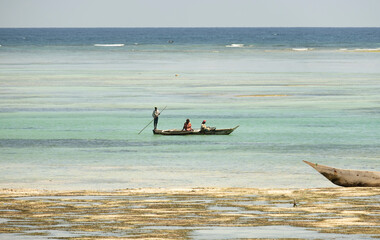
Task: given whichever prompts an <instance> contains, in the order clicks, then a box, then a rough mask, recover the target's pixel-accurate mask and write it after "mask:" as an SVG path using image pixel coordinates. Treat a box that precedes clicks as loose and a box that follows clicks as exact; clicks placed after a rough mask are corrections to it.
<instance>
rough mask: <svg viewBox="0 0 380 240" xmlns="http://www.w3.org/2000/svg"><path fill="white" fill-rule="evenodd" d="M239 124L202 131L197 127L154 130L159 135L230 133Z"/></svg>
mask: <svg viewBox="0 0 380 240" xmlns="http://www.w3.org/2000/svg"><path fill="white" fill-rule="evenodd" d="M238 127H239V125H238V126H236V127H234V128H225V129H214V130H210V131H201V130H200V129H195V130H194V131H182V130H179V129H169V130H158V129H156V130H153V133H154V134H159V135H228V134H230V133H232V132H233V131H234V130H235V129H236V128H238Z"/></svg>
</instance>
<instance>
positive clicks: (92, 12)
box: [0, 0, 380, 27]
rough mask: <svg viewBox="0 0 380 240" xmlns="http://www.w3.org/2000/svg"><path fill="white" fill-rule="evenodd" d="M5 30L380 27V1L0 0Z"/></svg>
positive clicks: (0, 19) (1, 16)
mask: <svg viewBox="0 0 380 240" xmlns="http://www.w3.org/2000/svg"><path fill="white" fill-rule="evenodd" d="M0 27H380V0H187V1H185V0H0Z"/></svg>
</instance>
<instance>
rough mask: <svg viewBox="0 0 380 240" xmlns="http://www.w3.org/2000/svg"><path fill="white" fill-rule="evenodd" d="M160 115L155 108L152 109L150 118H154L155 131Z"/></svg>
mask: <svg viewBox="0 0 380 240" xmlns="http://www.w3.org/2000/svg"><path fill="white" fill-rule="evenodd" d="M159 115H160V111H158V109H157V107H155V108H154V111H153V113H152V117H153V118H154V130H156V129H157V124H158V116H159Z"/></svg>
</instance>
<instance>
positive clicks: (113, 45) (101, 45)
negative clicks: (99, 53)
mask: <svg viewBox="0 0 380 240" xmlns="http://www.w3.org/2000/svg"><path fill="white" fill-rule="evenodd" d="M94 46H95V47H124V44H122V43H116V44H99V43H98V44H94Z"/></svg>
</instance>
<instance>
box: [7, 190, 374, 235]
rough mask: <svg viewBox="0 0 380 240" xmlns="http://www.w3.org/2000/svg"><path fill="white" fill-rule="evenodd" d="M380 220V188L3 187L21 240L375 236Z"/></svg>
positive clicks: (12, 228)
mask: <svg viewBox="0 0 380 240" xmlns="http://www.w3.org/2000/svg"><path fill="white" fill-rule="evenodd" d="M379 217H380V188H311V189H289V188H271V189H259V188H184V189H166V188H136V189H119V190H114V191H88V190H81V191H51V190H39V189H10V188H2V189H0V233H1V234H2V235H3V236H9V237H12V238H15V239H18V238H17V236H33V237H34V238H35V239H99V238H101V239H120V238H122V239H143V238H144V239H146V238H154V239H192V238H194V239H213V237H214V238H215V237H216V238H219V239H220V238H221V237H222V236H224V234H226V233H227V232H228V236H230V237H223V238H222V239H237V238H251V239H252V238H253V239H254V238H283V236H285V237H286V236H287V235H286V234H289V236H288V237H289V238H293V237H296V238H307V239H312V238H329V237H339V238H342V239H344V238H346V237H347V238H348V239H352V237H360V238H364V239H366V238H368V239H370V238H380V222H379V221H378V219H379ZM276 232H277V235H276ZM285 233H286V234H285ZM283 234H285V235H283ZM292 234H293V235H292ZM305 234H306V235H305ZM298 235H299V236H298ZM212 236H213V237H212ZM349 236H351V238H350V237H349ZM0 239H1V238H0ZM20 239H22V237H21V238H20Z"/></svg>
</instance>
